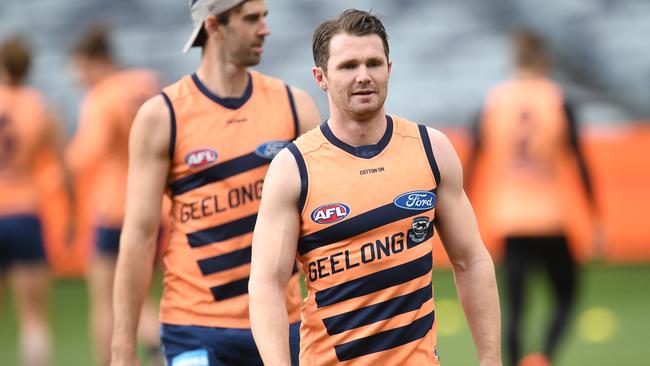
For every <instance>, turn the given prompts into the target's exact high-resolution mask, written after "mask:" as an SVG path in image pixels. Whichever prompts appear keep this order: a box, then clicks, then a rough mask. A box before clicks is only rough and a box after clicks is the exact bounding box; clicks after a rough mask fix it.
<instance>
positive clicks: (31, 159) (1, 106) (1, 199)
mask: <svg viewBox="0 0 650 366" xmlns="http://www.w3.org/2000/svg"><path fill="white" fill-rule="evenodd" d="M46 113H47V108H46V106H45V103H44V101H43V98H42V96H41V94H40V93H39V92H38V91H36V90H33V89H30V88H25V87H10V86H0V215H6V214H24V213H35V212H36V211H37V206H38V191H37V182H36V176H35V174H36V172H35V169H36V164H37V160H38V157H39V156H40V152H41V147H42V146H43V144H44V142H45V141H44V138H45V136H46V128H47V119H46Z"/></svg>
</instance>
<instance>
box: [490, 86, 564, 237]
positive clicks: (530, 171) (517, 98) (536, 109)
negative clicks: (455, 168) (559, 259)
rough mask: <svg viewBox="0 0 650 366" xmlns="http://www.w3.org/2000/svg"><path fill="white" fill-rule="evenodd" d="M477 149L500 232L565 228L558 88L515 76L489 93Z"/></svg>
mask: <svg viewBox="0 0 650 366" xmlns="http://www.w3.org/2000/svg"><path fill="white" fill-rule="evenodd" d="M480 123H481V125H480V130H479V131H480V149H481V151H482V154H484V156H485V157H486V160H485V161H486V163H488V164H489V166H490V167H492V169H491V171H490V176H491V178H490V179H493V180H494V182H492V183H493V184H491V185H490V186H491V187H493V189H492V190H491V192H490V195H491V198H490V199H492V200H493V201H491V204H490V207H493V208H494V213H493V215H494V219H495V220H496V223H497V225H498V227H499V230H501V231H502V234H504V235H524V236H526V235H555V234H560V233H562V232H563V231H564V222H565V219H566V218H565V217H564V214H565V211H566V210H565V209H564V208H563V207H564V201H565V200H564V197H563V195H562V191H563V182H564V181H563V180H562V179H561V166H562V164H566V162H567V158H568V157H569V155H568V153H569V151H570V150H569V147H570V144H569V140H570V139H569V128H568V127H569V123H568V121H567V113H566V112H565V108H564V99H563V96H562V92H561V90H560V88H559V87H557V86H556V85H555V84H554V83H553V82H552V81H550V80H548V79H542V78H536V79H516V80H512V81H508V82H505V83H503V84H501V85H498V86H497V87H495V88H494V89H493V90H492V91H491V93H490V94H489V96H488V98H487V101H486V106H485V108H484V111H483V115H482V118H481V122H480Z"/></svg>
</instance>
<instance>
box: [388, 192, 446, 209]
mask: <svg viewBox="0 0 650 366" xmlns="http://www.w3.org/2000/svg"><path fill="white" fill-rule="evenodd" d="M393 204H395V206H397V207H400V208H405V209H407V210H430V209H432V208H434V207H436V195H435V194H434V193H432V192H429V191H413V192H407V193H404V194H400V195H399V196H397V198H395V200H394V201H393Z"/></svg>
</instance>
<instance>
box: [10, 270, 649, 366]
mask: <svg viewBox="0 0 650 366" xmlns="http://www.w3.org/2000/svg"><path fill="white" fill-rule="evenodd" d="M433 280H434V284H435V296H436V304H437V314H436V315H437V318H438V321H439V341H438V343H439V350H440V356H441V361H442V362H443V365H445V366H464V365H476V364H477V362H476V353H475V352H474V351H473V346H472V340H471V336H470V334H469V330H468V329H467V325H466V323H465V320H464V318H463V314H462V310H461V309H460V307H459V305H458V301H457V300H456V295H455V291H454V285H453V278H452V274H451V273H450V272H449V271H445V270H440V271H437V272H435V273H434V278H433ZM532 281H533V284H534V286H533V287H534V290H532V291H530V293H529V299H528V301H529V304H530V305H531V306H530V311H529V312H528V314H527V315H526V319H527V323H526V327H527V329H528V332H527V339H526V340H525V347H524V350H525V351H527V352H530V351H534V350H538V349H539V347H540V344H541V342H542V339H543V336H544V329H545V327H544V325H545V324H546V321H547V319H548V316H549V315H548V313H547V312H545V309H547V308H548V307H549V306H550V305H551V304H550V299H549V297H548V296H547V294H548V288H547V285H546V282H545V281H544V279H543V278H540V277H535V278H533V279H532ZM581 284H582V286H581V297H580V300H579V304H578V306H577V308H576V311H575V317H574V319H575V321H574V322H573V324H572V327H571V329H570V331H569V334H568V335H567V337H566V339H565V342H564V345H563V348H562V349H561V351H560V353H559V355H558V359H557V363H556V365H560V366H562V365H565V366H582V365H589V366H601V365H602V366H610V365H612V364H616V365H620V366H647V365H650V346H648V344H647V342H648V339H649V338H647V337H648V334H650V315H649V313H650V266H629V267H601V266H591V267H587V268H585V269H584V271H583V273H582V282H581ZM154 291H155V292H159V286H158V288H157V289H154ZM503 296H504V294H502V297H503ZM2 309H3V313H2V314H1V315H0V365H1V366H13V365H18V361H17V355H16V342H17V337H16V319H15V312H14V309H13V305H12V299H11V294H5V296H3V297H2ZM51 309H52V310H51V315H52V327H53V333H54V352H55V354H54V363H53V364H54V365H56V366H75V365H91V364H92V361H91V360H92V358H91V354H90V342H89V335H88V326H87V319H86V315H87V300H86V289H85V286H84V283H83V282H82V281H81V280H76V279H75V280H70V279H66V280H57V281H56V282H55V284H54V289H53V297H52V307H51ZM506 311H507V309H505V308H504V309H503V312H506Z"/></svg>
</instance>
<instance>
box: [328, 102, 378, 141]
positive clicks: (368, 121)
mask: <svg viewBox="0 0 650 366" xmlns="http://www.w3.org/2000/svg"><path fill="white" fill-rule="evenodd" d="M330 111H331V112H332V114H331V116H330V118H329V120H328V121H327V123H328V125H329V128H330V130H332V133H333V134H334V136H336V137H337V138H338V139H339V140H341V141H343V142H345V143H346V144H348V145H350V146H355V147H358V146H364V145H374V144H377V143H378V142H379V140H381V138H382V137H383V136H384V133H385V132H386V123H387V122H386V114H385V112H384V108H381V110H379V111H378V112H377V113H376V114H374V115H373V116H371V117H369V118H364V119H363V120H359V119H355V118H353V117H350V116H347V115H345V114H343V113H335V112H333V111H332V109H331V108H330Z"/></svg>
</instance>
